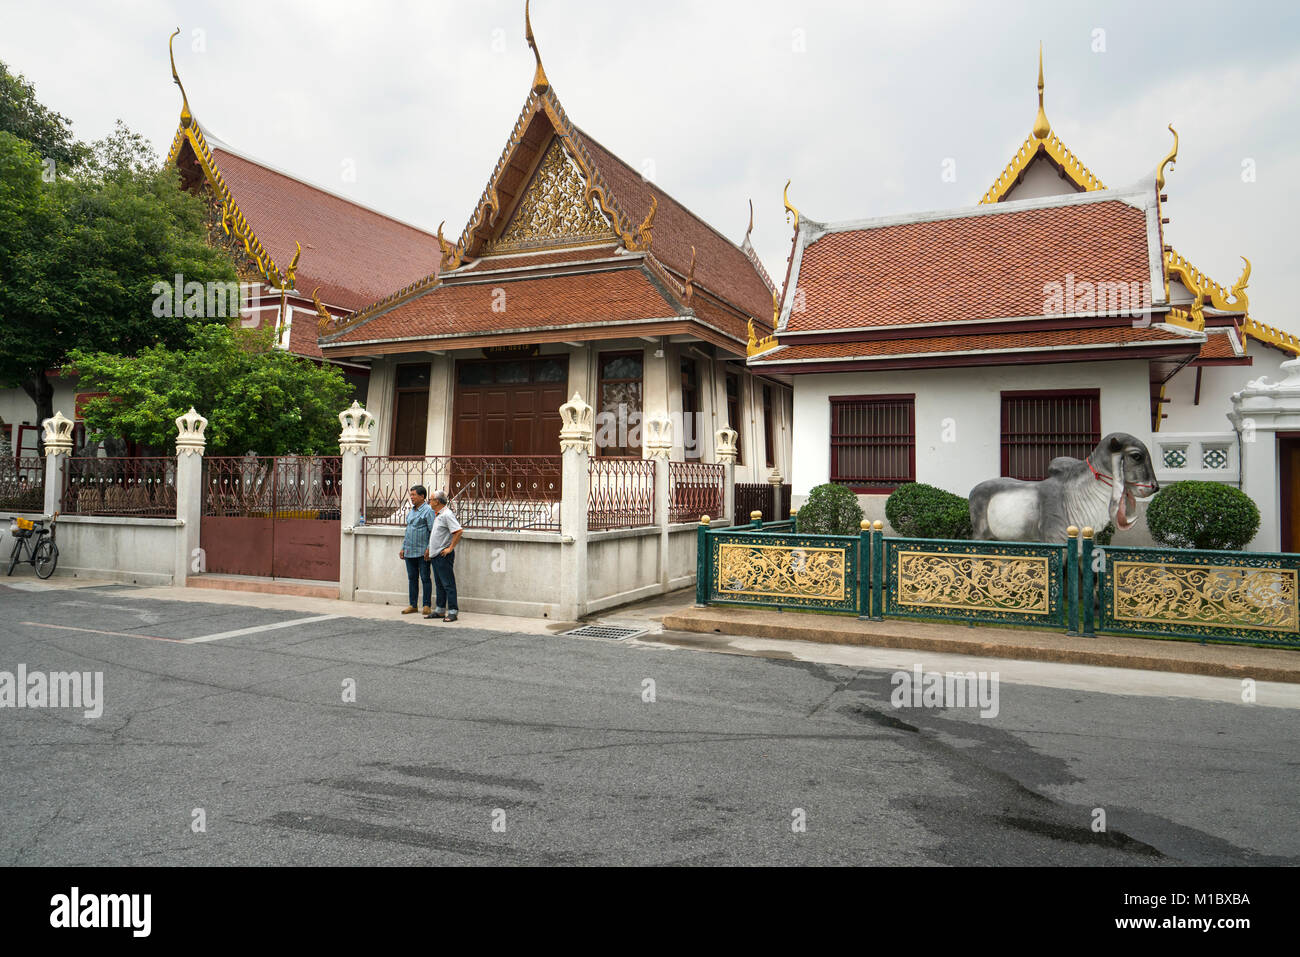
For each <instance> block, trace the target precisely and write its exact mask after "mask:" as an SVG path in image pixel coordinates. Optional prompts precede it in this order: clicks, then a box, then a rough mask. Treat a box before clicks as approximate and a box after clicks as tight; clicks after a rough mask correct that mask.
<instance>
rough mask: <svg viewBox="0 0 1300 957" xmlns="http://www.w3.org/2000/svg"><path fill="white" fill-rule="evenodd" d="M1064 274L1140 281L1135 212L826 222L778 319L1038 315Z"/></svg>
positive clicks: (1086, 209) (1139, 214) (1139, 215)
mask: <svg viewBox="0 0 1300 957" xmlns="http://www.w3.org/2000/svg"><path fill="white" fill-rule="evenodd" d="M1068 274H1072V275H1073V281H1074V283H1075V289H1076V290H1078V289H1079V283H1081V282H1085V281H1087V282H1092V283H1097V282H1123V283H1133V282H1137V283H1149V282H1150V280H1151V267H1150V263H1149V260H1148V245H1147V225H1146V215H1145V213H1144V212H1143V211H1142V210H1140V209H1137V208H1135V207H1133V206H1131V205H1129V204H1128V203H1124V202H1121V201H1119V200H1109V201H1102V202H1088V203H1079V204H1077V205H1061V206H1051V207H1046V208H1040V209H1025V210H1012V209H1008V210H1007V211H1006V212H1001V211H999V212H998V213H994V214H992V215H988V214H986V215H978V216H970V217H964V218H952V219H941V220H931V221H924V222H911V223H897V224H893V225H885V226H877V227H874V228H866V229H852V230H844V231H839V232H831V233H828V234H826V235H824V236H822V237H821V238H820V239H817V240H816V241H814V242H813V243H811V244H809V245H808V246H806V247H805V248H804V250H803V258H802V261H801V263H800V265H799V273H798V277H797V289H798V290H799V291H801V292H802V293H803V304H804V307H805V308H804V310H803V311H802V312H791V314H790V319H789V324H788V328H789V330H791V331H805V330H818V329H841V328H854V327H862V326H889V325H903V324H910V323H929V322H950V321H954V320H961V319H994V318H1011V317H1021V316H1036V315H1042V314H1044V311H1045V310H1044V301H1045V298H1046V296H1045V295H1044V286H1045V285H1046V284H1048V283H1053V282H1058V283H1062V284H1064V283H1065V282H1066V277H1067V275H1068ZM1140 288H1145V287H1140ZM1147 295H1149V292H1148V293H1147ZM1066 305H1067V309H1066V312H1071V311H1074V310H1072V309H1069V308H1068V307H1069V305H1070V304H1069V303H1067V304H1066ZM1101 308H1102V309H1104V308H1105V306H1104V305H1103V306H1102V307H1101Z"/></svg>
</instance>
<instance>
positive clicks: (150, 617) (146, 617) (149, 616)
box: [59, 601, 162, 625]
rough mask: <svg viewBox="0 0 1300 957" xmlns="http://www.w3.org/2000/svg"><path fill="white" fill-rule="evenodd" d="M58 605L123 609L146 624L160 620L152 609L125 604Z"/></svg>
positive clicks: (77, 603)
mask: <svg viewBox="0 0 1300 957" xmlns="http://www.w3.org/2000/svg"><path fill="white" fill-rule="evenodd" d="M59 604H60V605H89V606H90V607H91V608H110V609H112V610H113V611H124V612H126V613H127V614H128V615H134V616H135V617H137V618H139V619H140V620H141V621H142V622H144V623H145V624H146V625H156V624H158V622H159V621H161V620H162V616H161V615H159V614H158V613H157V612H153V611H142V610H141V609H139V608H130V607H128V606H126V605H105V604H101V603H100V602H95V601H61V602H59Z"/></svg>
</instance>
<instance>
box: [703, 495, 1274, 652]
mask: <svg viewBox="0 0 1300 957" xmlns="http://www.w3.org/2000/svg"><path fill="white" fill-rule="evenodd" d="M862 525H863V528H862V530H861V533H860V534H859V535H809V534H804V533H800V532H799V531H798V517H797V516H793V517H792V519H791V520H789V521H786V522H769V523H763V522H762V520H761V517H759V516H755V517H754V518H753V520H752V521H751V523H750V524H749V525H739V526H735V525H733V526H730V527H726V528H719V529H713V528H710V527H709V526H708V525H707V524H701V526H700V529H699V545H698V553H697V554H698V565H697V571H698V577H697V584H696V601H697V603H698V604H700V605H706V604H727V605H754V606H760V607H769V608H789V609H805V610H810V609H817V610H822V611H830V612H837V613H840V614H856V615H858V616H859V617H862V618H872V619H876V620H879V619H882V618H917V619H931V620H943V621H965V622H971V623H974V622H990V623H994V624H1001V625H1014V626H1017V627H1024V626H1031V627H1040V628H1052V629H1055V630H1059V631H1065V632H1066V633H1067V634H1070V635H1082V636H1092V635H1096V634H1111V635H1138V636H1149V637H1159V638H1191V639H1199V640H1201V641H1233V642H1245V643H1251V644H1262V645H1277V646H1281V647H1300V555H1291V554H1276V553H1260V552H1221V551H1191V550H1187V551H1180V550H1174V549H1156V548H1100V547H1097V546H1095V543H1094V542H1093V538H1092V530H1091V529H1084V530H1083V533H1082V535H1080V534H1079V532H1078V530H1077V529H1071V530H1070V531H1071V534H1070V536H1069V539H1068V540H1067V541H1066V542H1064V543H1061V544H1047V543H1024V542H970V541H946V540H942V539H920V538H894V537H888V538H887V537H885V536H884V534H883V532H882V531H881V528H880V523H879V522H876V523H874V525H873V526H872V527H867V526H868V523H867V522H863V523H862Z"/></svg>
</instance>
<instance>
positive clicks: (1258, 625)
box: [1093, 547, 1300, 645]
mask: <svg viewBox="0 0 1300 957" xmlns="http://www.w3.org/2000/svg"><path fill="white" fill-rule="evenodd" d="M1098 551H1101V552H1102V553H1103V554H1102V558H1101V560H1100V561H1095V562H1094V563H1093V565H1094V566H1095V567H1097V568H1098V570H1099V572H1100V575H1099V579H1098V599H1099V600H1098V602H1097V626H1096V627H1097V631H1099V632H1103V631H1104V632H1107V633H1111V634H1133V635H1151V636H1160V637H1172V638H1201V639H1210V640H1213V641H1231V642H1247V643H1250V644H1262V645H1271V644H1276V645H1297V644H1300V592H1298V589H1297V579H1298V578H1300V555H1291V554H1280V553H1275V552H1226V551H1200V550H1195V549H1185V550H1179V549H1162V548H1113V547H1106V548H1104V549H1098Z"/></svg>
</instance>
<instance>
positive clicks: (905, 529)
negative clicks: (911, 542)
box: [800, 482, 971, 538]
mask: <svg viewBox="0 0 1300 957" xmlns="http://www.w3.org/2000/svg"><path fill="white" fill-rule="evenodd" d="M800 517H802V513H800ZM885 517H886V518H887V519H889V524H890V525H892V526H893V527H894V531H896V532H898V534H899V535H902V536H903V537H904V538H970V536H971V527H970V503H969V502H968V501H967V500H966V499H964V498H962V497H961V496H960V495H954V494H953V493H952V492H946V491H944V490H943V489H941V488H935V487H934V486H933V485H925V484H924V483H922V482H908V483H907V484H906V485H900V486H899V487H898V488H897V489H896V490H895V491H894V494H893V495H891V496H889V500H888V501H887V502H885Z"/></svg>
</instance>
